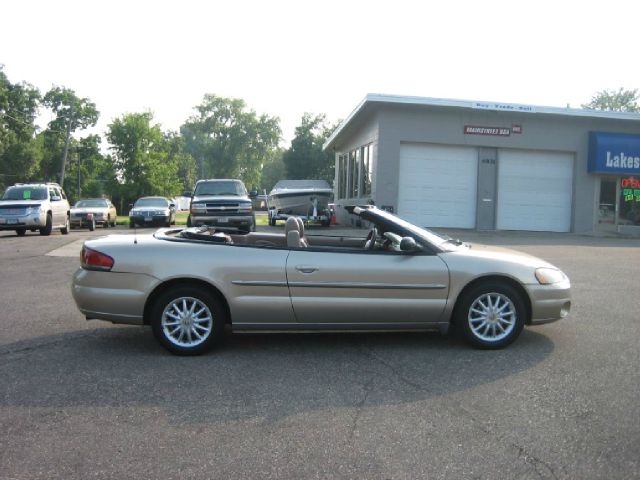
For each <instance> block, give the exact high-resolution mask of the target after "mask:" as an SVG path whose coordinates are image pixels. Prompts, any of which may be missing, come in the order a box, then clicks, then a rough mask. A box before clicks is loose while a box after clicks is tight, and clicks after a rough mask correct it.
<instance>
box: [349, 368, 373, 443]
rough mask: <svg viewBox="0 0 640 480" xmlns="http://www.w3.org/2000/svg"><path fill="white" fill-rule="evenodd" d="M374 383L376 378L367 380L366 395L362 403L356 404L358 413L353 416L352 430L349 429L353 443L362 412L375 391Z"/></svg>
mask: <svg viewBox="0 0 640 480" xmlns="http://www.w3.org/2000/svg"><path fill="white" fill-rule="evenodd" d="M373 381H374V377H370V378H369V380H367V383H365V384H364V386H363V389H364V395H363V396H362V398H361V399H360V401H359V402H358V403H357V404H356V413H355V415H354V416H353V420H352V421H351V428H349V440H350V441H353V437H354V436H355V434H356V430H357V428H358V421H359V420H360V416H361V415H362V410H363V409H364V405H365V403H367V399H368V398H369V395H370V394H371V391H372V390H373Z"/></svg>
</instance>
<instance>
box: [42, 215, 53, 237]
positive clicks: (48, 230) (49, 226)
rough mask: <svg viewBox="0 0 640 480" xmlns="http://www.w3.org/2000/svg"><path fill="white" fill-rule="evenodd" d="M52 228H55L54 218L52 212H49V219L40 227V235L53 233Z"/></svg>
mask: <svg viewBox="0 0 640 480" xmlns="http://www.w3.org/2000/svg"><path fill="white" fill-rule="evenodd" d="M51 230H53V219H52V218H51V214H50V213H47V220H46V223H45V226H44V227H42V228H41V229H40V235H45V236H47V235H51Z"/></svg>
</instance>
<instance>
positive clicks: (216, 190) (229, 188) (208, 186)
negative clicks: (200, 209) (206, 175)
mask: <svg viewBox="0 0 640 480" xmlns="http://www.w3.org/2000/svg"><path fill="white" fill-rule="evenodd" d="M246 194H247V191H246V189H245V188H244V185H243V184H242V183H241V182H237V181H233V180H230V181H216V182H200V183H198V184H197V185H196V191H195V192H194V195H237V196H244V195H246Z"/></svg>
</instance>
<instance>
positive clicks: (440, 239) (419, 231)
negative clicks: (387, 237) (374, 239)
mask: <svg viewBox="0 0 640 480" xmlns="http://www.w3.org/2000/svg"><path fill="white" fill-rule="evenodd" d="M362 216H363V217H364V218H366V219H367V220H368V219H369V218H368V217H372V220H373V221H374V222H375V218H376V217H380V218H381V219H384V220H386V221H387V222H392V223H394V224H395V225H397V226H398V227H400V228H401V229H403V230H405V231H407V232H408V233H411V234H412V235H414V236H415V237H416V238H418V239H421V240H423V241H426V242H428V243H430V244H431V245H435V246H438V247H441V248H442V247H443V245H444V244H445V243H448V242H449V241H450V240H451V238H450V237H446V236H443V235H440V234H438V233H436V232H434V231H432V230H429V229H428V228H423V227H418V226H417V225H414V224H413V223H410V222H407V221H406V220H403V219H402V218H400V217H398V216H396V215H394V214H392V213H389V212H386V211H384V210H378V209H376V210H374V211H370V212H367V211H364V212H362ZM455 243H456V244H457V243H458V241H455Z"/></svg>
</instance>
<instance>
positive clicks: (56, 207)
mask: <svg viewBox="0 0 640 480" xmlns="http://www.w3.org/2000/svg"><path fill="white" fill-rule="evenodd" d="M54 198H55V199H56V200H54ZM49 199H50V200H51V220H52V222H53V225H54V226H57V225H61V224H63V223H64V216H65V215H66V214H67V212H66V209H65V208H64V203H65V202H63V201H62V194H61V193H60V190H59V189H57V188H55V187H49Z"/></svg>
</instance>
